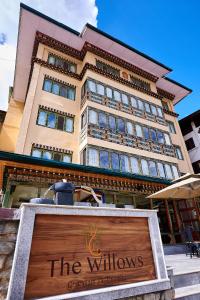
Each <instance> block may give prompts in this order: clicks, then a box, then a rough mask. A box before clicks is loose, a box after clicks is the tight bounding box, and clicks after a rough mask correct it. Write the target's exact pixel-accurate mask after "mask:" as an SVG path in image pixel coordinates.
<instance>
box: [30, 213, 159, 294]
mask: <svg viewBox="0 0 200 300" xmlns="http://www.w3.org/2000/svg"><path fill="white" fill-rule="evenodd" d="M153 279H156V274H155V267H154V261H153V254H152V248H151V242H150V235H149V227H148V220H147V218H144V217H100V216H80V215H79V216H69V215H36V219H35V225H34V232H33V239H32V245H31V253H30V259H29V267H28V274H27V281H26V289H25V299H31V298H34V297H45V296H53V295H59V294H65V293H72V292H77V291H83V290H91V289H96V288H102V287H107V286H115V285H121V284H126V283H135V282H141V281H146V280H153Z"/></svg>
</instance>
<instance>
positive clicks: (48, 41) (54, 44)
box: [33, 31, 158, 82]
mask: <svg viewBox="0 0 200 300" xmlns="http://www.w3.org/2000/svg"><path fill="white" fill-rule="evenodd" d="M39 43H42V44H44V45H46V46H49V47H51V48H53V49H56V50H58V51H60V52H63V53H65V54H67V55H70V56H72V57H75V58H76V59H79V60H81V61H82V60H83V59H84V57H85V55H86V53H87V52H92V53H94V54H96V55H98V56H100V57H102V58H105V59H106V60H109V61H111V62H113V63H115V64H117V65H119V66H121V67H123V68H126V69H127V70H129V71H132V72H133V73H135V74H137V75H140V76H142V77H144V78H146V79H148V80H151V81H153V82H156V81H157V80H158V77H157V76H155V75H153V74H151V73H149V72H146V71H144V70H142V69H140V68H138V67H136V66H135V65H132V64H130V63H128V62H126V61H124V60H123V59H121V58H119V57H117V56H114V55H113V54H111V53H109V52H106V51H104V50H103V49H100V48H98V47H96V46H95V45H92V44H90V43H88V42H85V44H84V46H83V48H82V49H81V51H78V50H76V49H74V48H72V47H70V46H68V45H65V44H64V43H62V42H59V41H57V40H55V39H54V38H52V37H50V36H48V35H45V34H43V33H41V32H39V31H37V32H36V38H35V43H34V51H33V57H36V53H37V48H38V44H39Z"/></svg>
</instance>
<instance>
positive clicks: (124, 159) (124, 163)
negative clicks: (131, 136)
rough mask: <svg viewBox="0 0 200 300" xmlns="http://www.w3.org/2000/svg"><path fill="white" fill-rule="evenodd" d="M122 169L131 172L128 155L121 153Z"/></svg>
mask: <svg viewBox="0 0 200 300" xmlns="http://www.w3.org/2000/svg"><path fill="white" fill-rule="evenodd" d="M120 169H121V171H122V172H130V166H129V158H128V156H126V155H120Z"/></svg>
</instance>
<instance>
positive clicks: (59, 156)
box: [32, 147, 72, 163]
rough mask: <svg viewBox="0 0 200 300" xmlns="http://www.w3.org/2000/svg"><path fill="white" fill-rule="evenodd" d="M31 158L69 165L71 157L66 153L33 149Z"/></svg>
mask: <svg viewBox="0 0 200 300" xmlns="http://www.w3.org/2000/svg"><path fill="white" fill-rule="evenodd" d="M32 156H35V157H39V158H43V159H51V160H52V159H53V160H56V161H63V162H68V163H70V162H71V161H72V155H71V154H68V153H63V152H58V151H52V150H46V149H42V148H40V149H39V148H35V147H33V149H32Z"/></svg>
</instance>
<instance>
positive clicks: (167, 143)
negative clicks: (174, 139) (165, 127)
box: [164, 133, 171, 145]
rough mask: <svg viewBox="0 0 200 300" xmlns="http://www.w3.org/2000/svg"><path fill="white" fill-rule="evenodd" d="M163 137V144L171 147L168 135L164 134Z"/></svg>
mask: <svg viewBox="0 0 200 300" xmlns="http://www.w3.org/2000/svg"><path fill="white" fill-rule="evenodd" d="M164 136H165V143H166V145H171V141H170V137H169V134H168V133H164Z"/></svg>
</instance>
